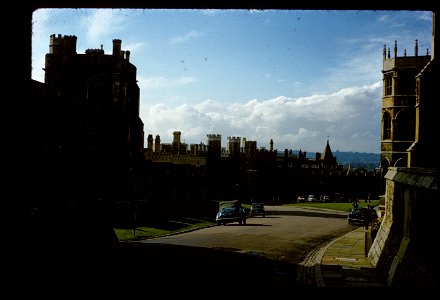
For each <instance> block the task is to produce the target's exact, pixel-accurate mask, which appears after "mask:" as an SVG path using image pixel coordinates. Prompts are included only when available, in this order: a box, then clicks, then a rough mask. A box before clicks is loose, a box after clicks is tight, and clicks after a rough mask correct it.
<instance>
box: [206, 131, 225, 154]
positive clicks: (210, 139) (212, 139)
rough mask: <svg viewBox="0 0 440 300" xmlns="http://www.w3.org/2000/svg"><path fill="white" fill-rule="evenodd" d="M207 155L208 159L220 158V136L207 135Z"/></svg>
mask: <svg viewBox="0 0 440 300" xmlns="http://www.w3.org/2000/svg"><path fill="white" fill-rule="evenodd" d="M206 137H207V144H208V153H209V155H210V157H218V158H219V157H220V155H221V153H222V152H221V150H222V136H221V134H207V135H206Z"/></svg>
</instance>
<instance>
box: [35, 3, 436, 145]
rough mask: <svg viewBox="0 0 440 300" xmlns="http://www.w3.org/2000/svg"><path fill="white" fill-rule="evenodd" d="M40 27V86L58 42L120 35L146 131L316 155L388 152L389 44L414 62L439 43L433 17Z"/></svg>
mask: <svg viewBox="0 0 440 300" xmlns="http://www.w3.org/2000/svg"><path fill="white" fill-rule="evenodd" d="M32 24H33V28H32V79H34V80H37V81H40V82H44V71H43V70H42V69H43V68H44V60H45V55H46V53H48V50H49V46H48V45H49V39H50V35H52V34H62V35H75V36H77V38H78V39H77V53H79V54H82V53H84V52H85V50H86V49H97V48H100V47H101V46H102V47H103V50H104V51H105V53H106V54H110V53H111V52H112V40H113V39H120V40H121V41H122V45H121V46H122V50H129V51H130V53H131V54H130V62H131V63H132V64H133V65H134V66H135V67H136V68H137V80H138V85H139V89H140V112H139V116H140V118H141V120H142V122H143V123H144V132H145V134H146V135H147V134H153V136H154V135H156V134H159V135H160V136H161V139H163V140H164V143H167V142H166V141H168V140H169V141H170V142H171V141H172V132H173V131H176V130H177V131H181V132H182V137H183V136H184V137H185V140H191V141H194V144H197V143H200V142H203V143H206V135H207V134H208V133H215V132H223V133H224V134H222V137H227V136H237V137H245V138H246V139H247V140H253V141H257V147H261V146H262V145H263V147H265V148H267V149H268V148H269V141H270V139H273V141H274V146H273V147H274V149H282V151H284V150H285V149H305V150H304V151H306V152H309V153H316V152H322V151H323V149H324V147H325V145H326V141H327V137H328V136H330V144H331V147H332V149H333V148H334V149H338V151H341V152H360V153H376V154H380V142H381V136H380V132H381V107H382V73H381V70H382V63H383V55H382V51H383V47H384V45H386V48H390V47H391V48H393V47H394V42H395V41H397V43H398V55H403V53H404V51H406V50H407V49H408V51H407V52H408V56H411V55H413V52H414V50H413V48H414V43H415V40H416V39H417V40H418V46H419V53H420V54H421V55H425V53H426V50H425V49H426V48H428V49H429V53H430V48H431V38H432V12H431V11H355V10H352V11H350V10H347V11H325V10H275V9H269V10H246V9H227V10H221V9H85V8H84V9H50V8H49V9H37V10H36V11H34V13H33V17H32ZM259 143H262V144H261V145H259ZM144 144H145V141H144ZM279 151H280V150H279Z"/></svg>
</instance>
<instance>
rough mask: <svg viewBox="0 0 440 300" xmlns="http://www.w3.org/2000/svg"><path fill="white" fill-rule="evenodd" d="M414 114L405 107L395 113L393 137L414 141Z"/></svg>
mask: <svg viewBox="0 0 440 300" xmlns="http://www.w3.org/2000/svg"><path fill="white" fill-rule="evenodd" d="M414 119H415V115H413V113H412V112H411V110H408V109H405V110H402V111H401V112H399V113H398V114H397V115H396V121H395V127H394V128H395V130H394V131H395V135H394V136H395V139H396V140H399V141H414V137H415V126H414Z"/></svg>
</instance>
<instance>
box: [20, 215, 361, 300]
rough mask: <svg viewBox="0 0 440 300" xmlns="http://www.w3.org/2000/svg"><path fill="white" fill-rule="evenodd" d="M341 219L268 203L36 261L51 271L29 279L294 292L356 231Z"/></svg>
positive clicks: (232, 295) (188, 290)
mask: <svg viewBox="0 0 440 300" xmlns="http://www.w3.org/2000/svg"><path fill="white" fill-rule="evenodd" d="M346 217H347V213H345V212H337V211H329V210H318V209H306V208H295V207H288V206H266V217H265V218H263V217H259V216H258V217H253V218H249V219H247V224H246V225H239V224H238V223H231V224H228V225H226V226H223V225H220V226H217V225H216V226H212V227H208V228H203V229H199V230H194V231H191V232H186V233H181V234H177V235H172V236H167V237H161V238H155V239H150V240H142V241H136V242H120V243H118V244H116V245H115V246H114V247H111V248H110V249H101V250H99V249H97V250H96V251H95V250H93V249H90V250H89V251H87V252H86V253H84V255H71V256H69V257H61V258H59V260H60V264H55V266H51V267H50V268H49V267H48V266H47V264H45V263H44V261H41V262H39V263H38V264H37V266H41V269H38V268H34V269H35V272H34V274H38V272H39V270H44V271H45V273H46V274H51V275H52V276H49V277H47V276H46V277H41V276H37V277H33V278H32V280H33V282H34V284H35V285H39V286H40V285H47V288H50V289H52V288H53V287H57V288H62V289H63V290H66V291H68V290H78V289H83V288H84V289H87V290H88V289H92V290H98V291H105V293H109V292H111V293H113V292H118V293H119V292H122V293H131V292H133V291H134V292H135V293H136V294H142V295H144V296H145V297H148V296H151V295H160V296H161V297H166V296H176V294H178V295H182V296H183V295H190V296H195V295H200V296H202V297H203V298H206V297H207V298H208V299H210V298H211V299H212V297H214V298H217V297H220V296H222V295H224V296H222V297H221V298H227V299H236V298H237V297H236V296H237V293H240V294H242V293H244V294H245V295H246V296H250V295H255V296H261V292H263V291H264V292H268V293H270V294H271V295H272V296H273V295H275V293H279V294H280V295H282V294H284V293H292V290H294V289H295V288H302V287H315V283H316V282H315V280H314V279H315V278H314V269H313V266H314V263H315V260H316V259H319V257H320V256H319V253H320V249H322V248H323V247H324V246H325V245H327V244H328V243H329V242H330V241H331V240H332V239H334V238H336V237H339V236H341V235H343V234H345V233H347V232H349V231H352V230H354V229H355V228H356V227H355V226H353V225H348V223H347V220H346ZM52 252H53V253H55V252H56V249H53V251H52ZM48 255H49V256H50V255H51V254H50V253H48ZM57 259H58V257H57ZM61 262H62V263H61ZM37 269H38V270H37ZM29 276H30V275H28V277H29ZM49 278H50V280H48V279H49Z"/></svg>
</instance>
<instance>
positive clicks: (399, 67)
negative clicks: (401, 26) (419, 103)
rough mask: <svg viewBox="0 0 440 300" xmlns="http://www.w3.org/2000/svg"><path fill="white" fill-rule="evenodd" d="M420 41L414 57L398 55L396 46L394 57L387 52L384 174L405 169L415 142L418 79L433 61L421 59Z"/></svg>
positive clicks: (384, 80) (383, 120)
mask: <svg viewBox="0 0 440 300" xmlns="http://www.w3.org/2000/svg"><path fill="white" fill-rule="evenodd" d="M418 47H419V46H418V41H417V40H416V41H415V45H414V56H407V54H406V50H404V54H403V56H398V54H397V41H395V42H394V51H393V52H394V57H391V54H390V49H389V48H388V51H387V49H386V45H384V48H383V69H382V74H383V93H382V124H381V128H382V130H381V168H382V171H383V174H385V173H386V170H387V169H388V167H405V166H406V165H407V157H408V153H407V150H408V148H409V147H410V146H411V144H412V143H413V142H414V140H415V120H416V109H415V105H416V93H415V88H416V75H417V74H418V73H419V72H420V71H421V70H422V68H423V67H424V66H425V65H426V64H427V63H428V62H429V61H430V60H431V56H430V55H429V54H428V49H426V54H425V55H423V56H419V54H418Z"/></svg>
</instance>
